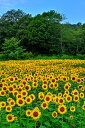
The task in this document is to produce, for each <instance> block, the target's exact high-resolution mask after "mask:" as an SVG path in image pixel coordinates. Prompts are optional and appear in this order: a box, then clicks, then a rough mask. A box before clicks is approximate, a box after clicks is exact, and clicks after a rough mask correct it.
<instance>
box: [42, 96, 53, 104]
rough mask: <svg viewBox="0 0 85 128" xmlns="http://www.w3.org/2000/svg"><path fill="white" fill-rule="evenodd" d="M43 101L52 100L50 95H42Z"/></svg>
mask: <svg viewBox="0 0 85 128" xmlns="http://www.w3.org/2000/svg"><path fill="white" fill-rule="evenodd" d="M44 101H45V102H47V103H49V102H50V101H52V96H50V95H46V96H45V97H44Z"/></svg>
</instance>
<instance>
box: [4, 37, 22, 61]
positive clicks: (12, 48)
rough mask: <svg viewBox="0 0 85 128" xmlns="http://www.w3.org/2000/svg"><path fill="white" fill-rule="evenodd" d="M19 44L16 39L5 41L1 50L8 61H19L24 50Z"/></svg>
mask: <svg viewBox="0 0 85 128" xmlns="http://www.w3.org/2000/svg"><path fill="white" fill-rule="evenodd" d="M19 44H20V41H17V39H16V38H11V39H5V42H4V44H3V47H2V49H3V53H4V54H5V56H6V57H8V59H20V56H21V54H22V53H23V51H24V49H23V48H22V47H21V46H19Z"/></svg>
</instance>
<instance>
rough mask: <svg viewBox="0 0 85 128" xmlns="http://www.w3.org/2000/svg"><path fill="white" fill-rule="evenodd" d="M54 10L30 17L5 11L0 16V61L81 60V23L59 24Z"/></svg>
mask: <svg viewBox="0 0 85 128" xmlns="http://www.w3.org/2000/svg"><path fill="white" fill-rule="evenodd" d="M64 19H65V17H64V16H63V15H61V14H60V13H57V12H56V11H55V10H50V11H48V12H43V13H42V14H37V15H35V16H32V15H31V14H29V13H28V14H26V13H25V12H23V11H22V10H20V9H18V10H14V9H12V10H9V11H7V12H6V13H4V14H3V15H2V16H1V17H0V60H9V59H13V60H18V59H28V58H29V57H35V56H38V55H46V56H52V55H60V56H61V55H71V56H81V58H82V56H84V57H85V24H82V23H80V22H78V23H77V24H70V23H63V21H64Z"/></svg>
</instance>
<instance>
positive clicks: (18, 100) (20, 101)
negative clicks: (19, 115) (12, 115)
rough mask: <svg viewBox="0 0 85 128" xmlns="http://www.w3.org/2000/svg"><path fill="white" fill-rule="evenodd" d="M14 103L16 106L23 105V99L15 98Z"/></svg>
mask: <svg viewBox="0 0 85 128" xmlns="http://www.w3.org/2000/svg"><path fill="white" fill-rule="evenodd" d="M16 103H17V105H18V106H23V105H24V104H25V102H24V99H22V98H18V99H17V100H16Z"/></svg>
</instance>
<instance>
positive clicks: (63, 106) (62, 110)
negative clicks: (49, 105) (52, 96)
mask: <svg viewBox="0 0 85 128" xmlns="http://www.w3.org/2000/svg"><path fill="white" fill-rule="evenodd" d="M58 112H59V113H60V114H65V113H66V112H67V108H66V106H65V105H59V106H58Z"/></svg>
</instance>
